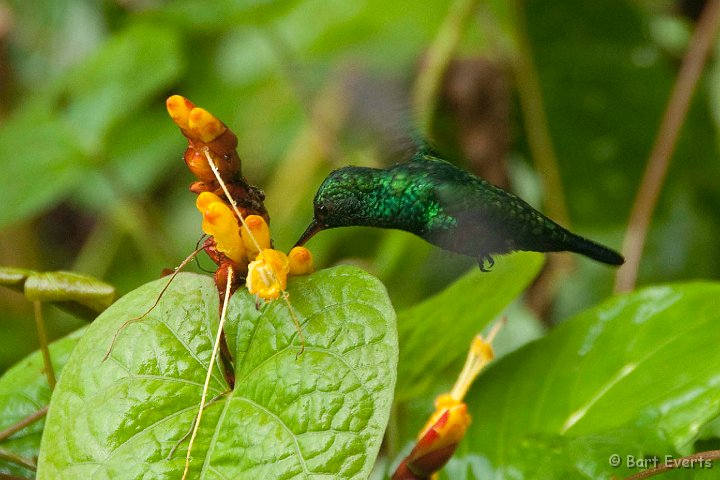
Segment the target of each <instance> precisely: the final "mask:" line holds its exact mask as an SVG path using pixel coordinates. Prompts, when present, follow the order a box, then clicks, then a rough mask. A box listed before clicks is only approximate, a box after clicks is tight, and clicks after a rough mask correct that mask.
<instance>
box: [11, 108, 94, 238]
mask: <svg viewBox="0 0 720 480" xmlns="http://www.w3.org/2000/svg"><path fill="white" fill-rule="evenodd" d="M0 149H2V151H3V152H5V159H4V161H3V162H2V167H3V174H4V175H6V177H5V178H6V180H5V182H4V183H3V186H2V188H0V204H2V205H5V208H3V209H2V210H0V228H2V227H6V226H8V225H10V224H13V223H15V222H18V221H20V220H22V219H24V218H27V217H29V216H31V215H34V214H36V213H38V212H39V211H40V210H42V209H44V208H47V207H48V206H50V205H52V204H54V203H57V202H59V201H60V200H62V198H63V197H64V196H66V195H67V194H68V193H69V191H70V190H71V188H72V187H73V186H74V185H76V184H77V183H78V182H79V181H80V179H81V178H82V175H83V172H84V171H85V169H86V168H87V160H86V158H85V157H84V154H83V153H82V151H81V149H80V146H79V144H78V142H77V139H76V138H74V136H73V133H72V129H71V128H69V127H68V126H67V125H66V124H63V123H61V122H58V121H55V120H53V119H51V118H49V117H48V116H47V115H44V114H40V115H38V114H37V113H36V112H34V111H33V112H31V111H26V112H22V113H19V114H18V115H16V116H14V117H12V118H11V119H10V120H8V121H7V122H5V123H4V124H3V126H2V128H0Z"/></svg>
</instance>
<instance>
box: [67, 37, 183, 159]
mask: <svg viewBox="0 0 720 480" xmlns="http://www.w3.org/2000/svg"><path fill="white" fill-rule="evenodd" d="M182 68H183V62H182V55H181V50H180V39H179V37H178V34H177V32H175V31H174V30H172V29H169V28H167V27H162V26H159V25H148V24H143V23H135V24H132V26H130V27H129V28H127V29H125V30H124V31H121V32H119V33H117V34H115V35H114V36H113V37H111V38H110V39H109V40H108V41H107V43H106V44H105V45H104V46H103V47H102V48H101V49H100V50H98V51H97V52H96V53H94V54H93V55H92V56H91V58H89V59H88V60H86V61H85V62H83V63H82V64H80V65H79V66H78V67H77V68H75V69H73V70H71V71H70V72H69V73H68V74H67V75H66V76H65V77H64V78H63V80H62V82H61V85H62V91H63V95H65V96H66V98H65V102H66V103H67V106H66V107H65V113H66V115H67V119H68V121H69V122H70V123H72V124H73V125H74V126H75V130H76V133H77V134H78V135H79V136H81V137H82V138H83V139H84V140H85V141H86V142H91V143H90V146H92V147H94V146H96V145H94V143H95V142H98V141H100V140H101V139H104V138H103V137H104V135H105V134H106V132H107V131H108V130H109V128H110V127H112V126H113V125H115V124H117V123H118V122H120V121H121V120H123V119H125V118H126V117H127V116H128V114H130V113H131V112H133V111H134V110H136V109H138V108H139V107H141V106H144V105H146V104H147V102H148V101H149V100H150V99H151V98H154V96H155V95H156V94H158V93H159V92H161V91H162V90H164V89H166V88H167V87H168V86H170V85H171V84H172V82H174V81H175V80H177V79H178V77H179V76H180V73H181V72H182ZM107 140H108V141H112V139H107Z"/></svg>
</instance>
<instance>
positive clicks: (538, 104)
mask: <svg viewBox="0 0 720 480" xmlns="http://www.w3.org/2000/svg"><path fill="white" fill-rule="evenodd" d="M515 16H516V32H517V33H516V35H517V36H516V42H517V45H516V54H515V57H514V59H515V61H514V62H513V68H514V70H515V79H516V80H515V81H516V83H517V89H518V98H519V102H520V110H521V111H522V121H523V124H524V126H525V130H526V131H527V139H528V145H529V147H530V153H531V155H532V161H533V163H534V164H535V169H536V171H537V172H538V173H539V174H540V180H541V182H542V188H543V194H544V197H545V201H544V207H545V212H546V213H547V214H548V215H549V216H550V217H551V218H553V219H554V220H556V221H558V222H559V223H560V224H561V225H563V226H564V227H566V228H570V227H571V225H570V214H569V213H568V209H567V202H566V200H565V193H564V188H563V184H562V176H561V175H560V167H559V166H558V159H557V155H556V153H555V147H554V146H553V142H552V137H551V135H550V127H549V125H548V119H547V115H546V113H545V104H544V102H543V96H542V89H541V88H540V80H539V79H538V73H537V69H536V67H535V62H534V61H533V57H532V48H531V46H530V40H529V39H528V35H527V21H526V15H525V2H524V0H516V2H515ZM573 263H574V262H573V258H572V257H571V256H570V255H568V254H556V255H551V256H550V257H549V258H548V262H547V263H546V264H545V266H544V268H543V271H542V273H541V274H540V275H539V276H538V278H537V279H536V281H535V282H534V283H533V285H532V287H531V288H530V289H529V290H528V293H527V295H526V303H527V305H528V307H529V308H530V309H531V310H533V311H534V312H536V313H537V314H538V315H539V316H540V317H541V318H547V313H548V311H549V309H550V307H551V304H552V299H553V298H554V296H555V292H556V289H557V285H558V283H559V282H560V281H561V280H562V279H563V278H564V277H565V276H566V275H567V273H568V272H570V270H572V268H573Z"/></svg>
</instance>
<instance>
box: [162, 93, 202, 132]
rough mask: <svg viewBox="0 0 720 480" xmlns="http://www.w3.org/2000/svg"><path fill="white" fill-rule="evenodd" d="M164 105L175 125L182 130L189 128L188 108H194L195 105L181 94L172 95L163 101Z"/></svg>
mask: <svg viewBox="0 0 720 480" xmlns="http://www.w3.org/2000/svg"><path fill="white" fill-rule="evenodd" d="M165 106H166V107H167V111H168V113H169V114H170V117H171V118H172V120H173V122H175V125H177V126H178V127H180V129H182V130H187V129H188V128H189V127H188V116H189V115H190V110H192V109H193V108H195V105H193V104H192V102H191V101H190V100H188V99H187V98H185V97H183V96H181V95H173V96H172V97H170V98H168V99H167V100H166V101H165Z"/></svg>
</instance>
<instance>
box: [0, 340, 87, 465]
mask: <svg viewBox="0 0 720 480" xmlns="http://www.w3.org/2000/svg"><path fill="white" fill-rule="evenodd" d="M84 332H85V329H84V328H83V329H80V330H76V331H75V332H73V333H72V334H70V335H68V336H67V337H65V338H63V339H61V340H58V341H56V342H53V343H52V344H50V356H51V358H52V363H53V368H54V369H55V373H56V374H58V375H59V374H60V373H61V371H62V369H63V367H64V365H65V362H66V361H67V359H68V357H69V356H70V352H72V350H73V348H74V347H75V344H76V343H77V342H78V340H79V339H80V337H81V336H82V335H83V334H84ZM50 393H51V392H50V387H49V386H48V383H47V378H46V377H45V375H44V374H43V360H42V355H41V354H40V352H39V351H38V352H35V353H33V354H31V355H29V356H28V357H26V358H25V359H23V360H21V361H20V362H18V363H17V364H16V365H15V366H14V367H12V368H11V369H10V370H8V371H7V372H5V374H4V375H3V376H2V377H0V431H2V430H5V429H6V428H8V427H10V426H12V425H15V424H16V423H18V422H19V421H21V420H23V419H25V418H26V417H28V416H30V415H32V414H34V413H35V412H37V411H39V410H40V409H42V408H43V407H45V406H47V404H48V403H49V401H50ZM44 425H45V420H44V419H40V420H38V421H36V422H34V423H32V424H30V425H28V426H27V427H25V428H24V429H22V430H19V431H18V432H16V433H14V434H13V435H11V436H10V437H9V438H7V439H6V440H4V441H0V448H2V449H5V450H7V451H10V452H12V453H14V454H16V455H19V456H21V457H23V458H28V459H31V460H34V459H36V458H37V457H38V455H39V453H40V437H41V436H42V432H43V427H44ZM0 473H4V474H7V475H17V476H21V477H23V478H35V472H32V471H30V470H29V469H26V468H23V467H19V466H17V465H15V464H12V463H9V462H5V461H3V460H0Z"/></svg>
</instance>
